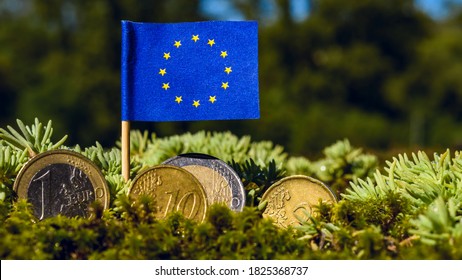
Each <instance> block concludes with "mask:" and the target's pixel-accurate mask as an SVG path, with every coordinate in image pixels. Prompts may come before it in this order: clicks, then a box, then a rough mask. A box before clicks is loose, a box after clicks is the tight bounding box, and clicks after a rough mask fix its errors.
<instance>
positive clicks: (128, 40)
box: [121, 21, 260, 121]
mask: <svg viewBox="0 0 462 280" xmlns="http://www.w3.org/2000/svg"><path fill="white" fill-rule="evenodd" d="M121 59H122V60H121V95H122V120H124V121H195V120H237V119H258V118H259V117H260V106H259V90H258V25H257V22H256V21H206V22H188V23H166V24H161V23H137V22H131V21H122V57H121Z"/></svg>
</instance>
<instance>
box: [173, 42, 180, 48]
mask: <svg viewBox="0 0 462 280" xmlns="http://www.w3.org/2000/svg"><path fill="white" fill-rule="evenodd" d="M173 45H174V46H175V47H177V48H179V47H180V46H181V41H175V44H173Z"/></svg>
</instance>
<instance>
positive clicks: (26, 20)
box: [0, 0, 462, 155]
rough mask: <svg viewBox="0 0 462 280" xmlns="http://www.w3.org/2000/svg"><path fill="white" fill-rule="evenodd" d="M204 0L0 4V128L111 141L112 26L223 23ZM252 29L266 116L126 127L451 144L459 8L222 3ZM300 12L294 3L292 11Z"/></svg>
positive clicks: (460, 69) (405, 0)
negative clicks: (33, 127) (26, 126)
mask: <svg viewBox="0 0 462 280" xmlns="http://www.w3.org/2000/svg"><path fill="white" fill-rule="evenodd" d="M205 2H207V3H209V4H210V3H211V2H213V1H211V0H209V1H205V0H202V1H200V0H168V1H160V0H139V1H130V0H50V1H41V0H0V96H1V97H0V104H1V105H0V127H6V125H15V119H17V118H19V119H21V120H23V121H24V122H26V123H32V122H33V119H34V118H35V117H38V118H39V119H40V120H42V121H43V122H46V121H47V120H49V119H51V120H53V126H54V128H55V134H56V135H58V136H59V135H64V134H68V135H69V140H68V142H67V144H68V145H74V144H80V145H81V146H88V145H93V144H94V143H95V141H99V142H100V143H102V144H103V145H105V146H112V145H114V143H115V141H116V140H118V139H119V137H120V20H122V19H126V20H132V21H146V22H183V21H200V20H213V19H222V18H219V17H216V16H213V15H210V14H209V13H206V12H204V10H205V9H204V5H206V3H205ZM214 2H215V5H221V6H222V7H225V8H226V9H227V11H228V13H230V14H233V15H237V17H238V18H239V19H250V20H258V21H259V28H260V31H259V61H260V64H259V72H260V99H261V119H260V120H252V121H211V122H170V123H133V125H132V128H139V129H149V130H150V131H152V132H155V133H156V134H158V135H159V136H169V135H172V134H176V133H184V132H186V131H191V132H196V131H199V130H204V129H205V130H211V131H226V130H230V131H231V132H233V133H235V134H237V135H251V136H252V139H254V140H272V141H273V142H275V143H277V144H280V145H283V146H284V147H285V148H286V149H287V151H289V152H290V153H292V154H303V155H310V154H317V153H320V152H321V150H322V148H324V147H325V146H327V145H329V144H331V143H333V142H335V141H337V140H339V139H343V138H348V139H349V140H350V141H351V142H352V144H353V145H355V146H362V147H365V148H369V149H373V150H377V151H380V150H382V151H387V150H391V149H410V148H416V147H418V148H432V149H439V148H441V149H445V148H452V149H454V148H455V149H457V148H460V147H459V145H460V144H462V10H461V8H460V7H459V6H458V5H456V3H455V2H454V1H445V3H446V5H448V7H449V10H450V12H449V13H448V14H447V15H446V16H445V17H443V18H439V19H435V18H433V17H431V16H430V15H428V14H426V13H424V12H423V11H422V10H421V9H419V7H418V6H417V5H416V3H415V1H413V0H387V1H384V0H355V1H344V0H306V1H305V2H306V5H305V6H304V7H303V9H306V10H305V11H301V12H305V13H306V15H307V16H305V17H300V16H298V13H296V12H300V10H298V11H297V10H294V8H293V6H292V5H293V1H291V0H258V1H257V0H255V1H246V0H222V1H214ZM298 9H301V8H298Z"/></svg>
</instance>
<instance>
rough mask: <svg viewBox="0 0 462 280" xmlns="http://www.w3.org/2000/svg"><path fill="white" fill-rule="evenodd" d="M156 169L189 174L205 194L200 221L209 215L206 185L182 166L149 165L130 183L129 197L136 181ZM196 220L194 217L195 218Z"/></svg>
mask: <svg viewBox="0 0 462 280" xmlns="http://www.w3.org/2000/svg"><path fill="white" fill-rule="evenodd" d="M155 169H174V170H178V171H179V172H180V173H183V174H185V176H189V177H190V178H191V179H192V181H193V182H194V183H195V184H196V185H197V186H199V189H200V192H201V194H202V195H203V197H204V202H205V206H204V215H203V217H202V219H200V221H199V222H203V221H204V220H205V217H206V216H207V211H208V207H209V202H208V197H207V193H206V192H205V189H204V186H202V184H201V182H199V180H198V179H197V178H196V176H194V175H193V174H192V173H191V172H189V171H188V170H186V169H184V168H181V167H178V166H174V165H167V164H159V165H156V166H152V167H149V168H147V169H146V170H143V171H142V172H140V173H138V174H137V175H136V176H135V178H134V179H133V181H132V182H131V183H130V187H129V189H128V192H127V193H128V197H130V195H131V192H132V190H133V187H134V185H135V183H136V182H137V181H138V180H139V179H140V178H141V177H142V176H143V175H144V174H146V173H147V172H150V171H152V170H155ZM193 220H194V219H193Z"/></svg>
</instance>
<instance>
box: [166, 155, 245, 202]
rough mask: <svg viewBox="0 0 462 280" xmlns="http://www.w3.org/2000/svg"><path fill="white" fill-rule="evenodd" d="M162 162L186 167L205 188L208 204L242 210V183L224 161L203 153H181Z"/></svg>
mask: <svg viewBox="0 0 462 280" xmlns="http://www.w3.org/2000/svg"><path fill="white" fill-rule="evenodd" d="M163 164H167V165H174V166H178V167H181V168H183V169H186V170H187V171H189V172H190V173H191V174H193V175H194V176H195V177H196V178H197V179H198V180H199V182H200V183H201V184H202V186H203V187H204V189H205V193H206V195H207V199H208V203H209V205H211V204H215V203H222V204H225V205H226V206H228V207H229V208H230V209H231V210H233V211H242V209H243V208H244V205H245V191H244V185H243V184H242V181H241V179H240V178H239V176H238V175H237V173H236V172H235V171H234V169H232V168H231V167H230V166H229V165H228V164H226V163H225V162H224V161H222V160H220V159H218V158H216V157H212V156H210V155H205V154H197V153H191V154H182V155H179V156H176V157H173V158H170V159H168V160H166V161H164V162H163Z"/></svg>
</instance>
